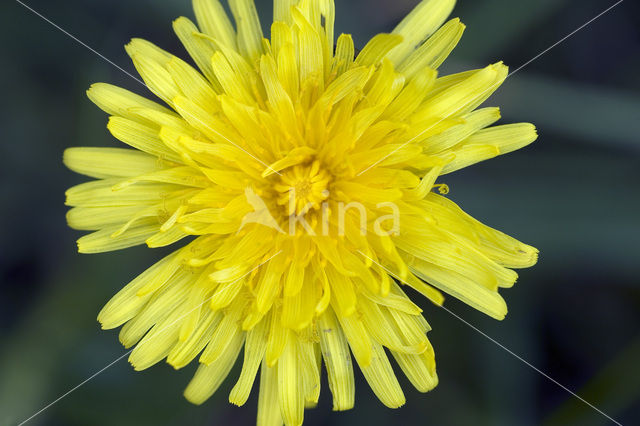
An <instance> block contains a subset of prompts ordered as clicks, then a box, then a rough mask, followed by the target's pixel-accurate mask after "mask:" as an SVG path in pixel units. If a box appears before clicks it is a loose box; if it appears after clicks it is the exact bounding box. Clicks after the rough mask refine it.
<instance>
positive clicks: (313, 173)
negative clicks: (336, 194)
mask: <svg viewBox="0 0 640 426" xmlns="http://www.w3.org/2000/svg"><path fill="white" fill-rule="evenodd" d="M330 181H331V176H330V175H329V173H328V172H327V171H326V170H324V169H322V167H321V166H320V163H319V162H318V161H314V162H313V163H311V164H304V165H296V166H294V167H292V168H290V169H289V170H286V171H284V172H283V173H282V174H281V177H280V182H279V183H278V184H276V185H275V189H276V191H278V193H279V194H278V204H280V205H282V206H285V208H286V209H287V214H288V215H292V214H294V213H295V214H297V215H300V214H304V213H306V212H308V211H309V210H311V209H319V208H320V204H321V203H322V202H323V201H324V200H326V199H327V198H328V197H329V190H328V186H329V182H330Z"/></svg>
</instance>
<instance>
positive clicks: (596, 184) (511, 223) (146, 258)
mask: <svg viewBox="0 0 640 426" xmlns="http://www.w3.org/2000/svg"><path fill="white" fill-rule="evenodd" d="M25 2H26V3H27V4H29V5H30V6H32V7H33V8H35V9H36V10H38V11H39V12H41V13H42V14H43V15H45V16H46V17H48V18H49V19H51V20H52V21H53V22H55V23H57V24H58V25H60V26H61V27H63V28H64V29H66V30H68V31H69V32H71V33H72V34H74V35H75V36H77V37H78V38H79V39H81V40H83V41H84V42H86V43H87V44H89V45H90V46H92V47H94V48H95V49H96V50H98V51H99V52H100V53H101V54H103V55H104V56H106V57H107V58H109V59H111V60H112V61H114V62H115V63H116V64H118V65H120V66H122V67H123V68H124V69H126V70H127V71H129V72H134V69H133V66H132V65H131V63H130V61H129V60H128V58H127V56H126V54H125V52H124V49H123V45H124V44H125V43H127V42H128V41H129V39H130V38H132V37H143V38H146V39H149V40H151V41H153V42H155V43H157V44H158V45H160V46H162V47H163V48H165V49H167V50H169V51H171V52H175V53H176V54H178V55H180V56H182V57H185V56H186V54H185V52H184V49H183V48H182V47H181V46H180V45H179V42H178V40H177V38H176V37H175V36H174V34H173V33H172V30H171V21H172V20H173V19H175V18H176V17H178V16H180V15H186V16H188V17H192V16H193V14H192V11H191V5H190V1H188V0H171V1H151V0H136V1H108V2H107V1H97V0H92V1H87V0H85V1H80V0H69V1H64V2H62V1H56V2H51V1H45V0H26V1H25ZM336 3H337V30H338V31H339V32H349V33H352V34H354V37H355V40H356V43H357V44H358V45H359V46H360V47H362V45H363V44H364V43H365V42H366V40H367V39H368V38H370V37H371V36H372V35H374V34H375V33H378V32H383V31H389V30H390V29H392V28H393V26H394V25H395V24H396V23H397V22H398V21H399V20H400V19H401V17H403V16H404V15H405V13H406V12H408V11H409V10H410V9H411V8H412V7H413V6H414V5H415V4H416V3H417V0H392V1H391V0H348V1H347V0H342V1H340V0H338V1H337V2H336ZM613 3H614V2H613V1H611V0H608V1H605V0H526V1H525V0H520V1H517V2H514V1H509V0H466V1H465V0H460V1H459V2H458V6H457V7H456V9H455V11H454V14H453V16H459V17H460V18H461V19H462V21H463V22H464V23H466V24H467V30H466V33H465V36H464V37H463V39H462V42H461V43H460V45H459V47H458V49H457V50H456V51H455V52H454V54H453V55H452V57H451V59H450V60H449V61H448V62H447V63H446V64H445V66H443V68H442V72H441V73H442V74H446V73H450V72H457V71H460V70H463V69H468V68H475V67H481V66H484V65H486V64H488V63H490V62H495V61H497V60H504V61H505V62H506V63H507V64H508V65H510V66H511V67H512V69H515V68H517V67H518V66H520V65H521V64H523V63H525V62H527V61H528V60H529V59H531V58H533V57H534V56H535V55H537V54H538V53H539V52H541V51H542V50H544V49H546V48H547V47H549V46H550V45H552V44H553V43H555V42H556V41H558V40H559V39H561V38H562V37H564V36H565V35H567V34H568V33H570V32H571V31H573V30H574V29H576V28H577V27H579V26H580V25H582V24H584V23H585V22H587V21H588V20H589V19H591V18H593V17H594V16H596V15H597V14H598V13H599V12H601V11H602V10H604V9H605V8H606V7H608V6H610V5H611V4H613ZM258 5H259V8H260V9H261V13H262V18H263V23H268V22H270V20H271V15H272V13H271V2H270V1H260V0H259V1H258ZM639 6H640V5H639V4H638V3H637V2H635V3H634V2H632V1H630V0H628V1H625V2H623V3H622V4H620V5H619V6H618V7H616V8H614V9H613V10H612V11H611V12H609V13H607V14H606V15H604V16H603V17H601V18H600V19H598V20H596V21H595V22H593V23H592V24H590V25H589V26H587V27H586V28H585V29H583V30H582V31H580V32H578V33H577V34H576V35H575V36H573V37H571V38H570V39H568V40H567V41H566V42H564V43H562V44H560V45H559V46H557V47H556V48H554V49H553V50H551V51H550V52H549V53H547V54H545V55H544V56H542V57H541V58H539V59H538V60H536V61H534V62H533V63H531V64H530V65H528V66H527V67H526V68H525V69H523V70H522V71H519V72H518V73H517V74H515V75H514V76H513V77H510V78H509V79H508V80H507V81H506V82H505V84H504V85H503V86H502V88H501V89H500V91H499V92H498V93H497V94H496V95H495V96H494V97H492V98H491V99H490V100H489V102H488V104H490V105H499V106H501V107H502V113H503V117H504V118H503V120H502V123H506V122H516V121H531V122H533V123H535V124H536V125H537V126H538V128H539V132H540V138H539V140H538V141H537V142H536V143H535V144H533V145H532V146H530V147H528V148H526V149H524V150H522V151H519V152H516V153H513V154H510V155H508V156H505V157H502V158H498V159H494V160H491V161H489V162H486V163H482V164H480V165H478V166H475V167H473V168H471V169H467V170H464V171H462V172H459V173H456V174H454V175H450V176H448V177H447V183H448V184H449V185H450V187H451V194H450V196H451V197H452V198H453V199H454V200H455V201H456V202H458V203H460V204H461V206H462V207H463V208H464V209H465V210H466V211H468V212H469V213H471V214H473V215H474V216H476V217H477V218H479V219H480V220H482V221H484V222H486V223H488V224H489V225H492V226H494V227H497V228H498V229H501V230H503V231H505V232H507V233H509V234H511V235H514V236H516V237H517V238H520V239H521V240H523V241H525V242H527V243H530V244H532V245H534V246H536V247H538V248H539V249H540V251H541V257H540V262H539V264H538V265H537V266H536V267H535V268H533V269H530V270H524V271H522V272H521V275H520V280H519V282H518V284H517V285H516V286H515V287H514V288H513V289H509V290H506V291H503V294H504V296H505V298H506V299H507V301H508V304H509V309H510V313H509V315H508V316H507V318H506V319H505V320H504V321H502V322H497V321H494V320H491V319H489V318H486V317H484V316H483V315H482V314H480V313H477V312H475V311H473V310H472V309H470V308H468V307H467V306H465V305H463V304H462V303H459V302H457V301H455V300H453V299H452V298H448V300H447V305H446V306H447V307H448V308H450V309H451V310H452V311H454V312H456V313H457V314H459V315H461V316H462V317H463V318H465V319H466V320H468V321H469V322H471V323H472V324H474V325H476V326H477V327H478V328H480V329H481V330H483V331H485V332H486V333H487V334H489V335H490V336H492V337H493V338H495V339H496V340H497V341H499V342H501V343H502V344H503V345H505V346H506V347H508V348H510V349H511V350H513V351H514V352H516V353H518V354H519V355H521V356H522V357H523V358H524V359H526V360H527V361H529V362H531V363H532V364H533V365H535V366H537V367H539V368H540V369H542V370H543V371H545V372H546V373H548V374H549V375H550V376H551V377H553V378H555V379H556V380H558V381H559V382H561V383H562V384H564V385H566V386H567V387H569V388H570V389H573V390H575V391H576V392H578V393H579V394H580V395H581V396H583V397H584V398H585V399H586V400H588V401H589V402H591V403H593V404H594V405H596V406H597V407H599V408H600V409H602V410H603V411H604V412H606V413H608V414H609V415H611V416H613V417H614V418H616V419H617V420H619V421H620V422H622V423H623V424H633V423H635V424H638V420H639V419H640V404H639V400H640V366H639V363H640V321H639V320H640V309H639V307H640V291H639V290H640V280H639V278H638V276H639V269H638V264H639V262H640V258H639V254H640V250H639V244H640V198H639V195H640V155H639V153H640V140H639V137H640V78H639V77H638V76H639V75H640V54H639V53H640V32H639V29H640V25H639V21H640V19H639V18H640V7H639ZM0 24H1V25H0V34H1V35H2V43H0V57H1V58H2V66H1V67H0V73H1V78H0V82H1V83H0V84H2V93H3V102H2V114H0V129H1V132H2V142H0V158H1V159H2V162H3V166H2V167H0V200H2V208H1V209H0V223H2V227H1V230H0V280H1V282H0V291H1V294H0V342H1V343H0V424H2V425H4V424H7V425H14V424H18V423H19V422H20V421H22V420H24V419H26V418H27V417H29V416H30V415H31V414H33V413H34V412H36V411H37V410H39V409H40V408H42V407H44V406H45V405H46V404H48V403H49V402H51V401H53V400H54V399H56V398H57V397H59V396H60V395H62V394H63V393H64V392H66V391H68V390H69V389H71V388H72V387H74V386H75V385H77V384H78V383H80V382H82V381H83V380H85V379H86V378H87V377H89V376H91V375H92V374H93V373H95V372H96V371H98V370H99V369H101V368H102V367H104V366H105V365H107V364H108V363H110V362H111V361H113V360H114V359H116V358H117V357H118V356H120V355H122V354H123V353H124V350H123V348H122V347H121V346H120V344H119V343H118V341H117V331H108V332H105V331H101V330H100V328H99V326H98V323H97V322H96V319H95V318H96V315H97V312H98V311H99V309H100V308H101V307H102V305H103V304H104V303H105V302H106V301H107V300H108V299H109V297H110V296H111V295H112V294H114V293H115V292H116V291H117V290H118V289H119V288H121V286H122V285H124V284H125V283H126V282H128V281H129V280H130V279H131V278H133V277H134V276H135V275H137V274H138V273H140V272H141V271H143V270H144V269H145V268H146V267H147V266H148V265H150V264H151V263H152V262H153V261H154V260H155V259H159V258H160V257H161V256H163V255H164V253H165V252H162V251H160V250H153V251H152V250H148V249H145V248H135V249H128V250H126V251H124V252H117V253H110V254H102V255H94V256H85V255H79V254H77V253H76V246H75V243H74V240H75V239H76V238H78V237H79V235H80V234H79V233H77V232H75V231H72V230H70V229H68V228H67V227H66V223H65V217H64V215H65V212H66V208H65V207H64V205H63V202H64V191H65V189H66V188H67V187H69V186H71V185H74V184H77V183H79V182H81V181H83V178H82V177H80V176H77V175H74V174H73V173H71V172H69V171H68V170H66V169H65V168H64V166H63V165H62V161H61V159H62V152H63V150H64V148H66V147H69V146H82V145H88V146H112V145H115V144H116V143H114V142H115V140H114V139H113V138H112V137H111V136H110V135H109V134H108V132H107V130H106V129H105V124H106V119H107V117H106V115H105V114H103V113H102V112H101V111H99V110H98V109H97V108H96V107H94V106H93V105H92V104H91V103H90V102H89V100H88V99H87V98H86V96H85V90H86V89H87V88H88V86H89V85H90V84H91V83H93V82H98V81H104V82H110V83H114V84H118V85H120V86H123V87H126V88H129V89H131V90H134V91H136V92H138V93H144V94H145V95H147V94H148V93H146V92H144V90H143V88H141V87H140V86H139V85H138V84H137V83H136V82H135V81H133V80H132V79H130V78H129V77H127V76H126V75H125V74H124V73H122V72H121V71H119V70H118V69H116V68H115V67H113V66H112V65H110V64H108V63H107V62H105V61H104V60H102V59H100V58H99V57H98V56H96V55H95V54H93V53H91V52H90V51H88V50H87V49H85V48H84V47H82V46H80V45H79V44H78V43H76V42H75V41H73V40H72V39H70V38H69V37H67V36H66V35H64V34H63V33H61V32H60V31H58V30H56V29H55V28H53V27H52V26H51V25H49V24H48V23H46V22H44V21H43V20H42V19H41V18H39V17H38V16H36V15H34V14H33V13H31V12H30V11H28V10H27V9H25V8H24V7H22V6H21V5H19V4H18V3H16V2H14V1H12V0H6V1H3V2H2V3H1V4H0ZM415 299H416V300H417V301H418V303H419V304H420V305H421V306H422V307H423V308H424V310H425V316H426V318H427V319H428V321H429V322H430V324H431V325H432V327H433V331H432V332H431V333H430V334H429V337H430V338H431V340H432V342H433V344H434V346H435V348H436V356H437V361H438V372H439V377H440V385H439V386H438V387H437V388H436V389H435V390H434V391H432V392H430V393H429V394H427V395H422V394H419V393H418V392H416V391H415V390H414V389H413V388H412V387H411V386H410V385H409V383H408V382H407V381H406V380H402V384H403V385H404V386H403V387H404V389H405V393H406V396H407V405H406V406H405V407H403V408H402V409H399V410H389V409H386V408H384V407H383V406H382V405H381V404H380V403H378V402H377V400H376V399H375V397H374V396H373V394H372V392H371V391H370V390H369V389H368V387H367V386H366V383H365V382H364V380H363V379H362V377H361V376H360V375H359V374H360V373H358V378H357V380H358V382H357V396H356V408H355V409H354V410H351V411H348V412H346V413H333V412H331V401H330V393H329V389H328V386H326V379H325V382H324V383H323V385H324V389H323V392H322V396H321V401H320V404H319V407H318V408H317V409H315V410H310V411H307V413H306V422H305V424H306V425H329V424H331V425H389V424H407V425H466V424H474V425H533V424H548V425H564V424H571V425H574V424H575V425H600V424H611V423H610V422H609V421H608V420H607V419H606V418H605V417H603V416H602V415H600V414H598V413H597V412H596V411H594V410H593V409H592V408H590V407H588V406H587V405H585V404H584V403H582V402H580V401H579V400H578V399H576V398H575V397H573V396H571V395H570V394H569V393H567V392H566V391H565V390H563V389H561V388H560V387H558V386H557V385H555V384H554V383H552V382H550V381H549V380H548V379H546V378H545V377H543V376H541V375H540V374H538V373H537V372H535V371H533V370H532V369H530V368H529V367H528V366H526V365H525V364H523V363H522V362H521V361H519V360H517V359H515V358H514V357H512V356H511V355H509V354H508V353H507V352H505V351H504V350H503V349H501V348H500V347H498V346H497V345H495V344H494V343H492V342H490V341H489V340H487V339H486V338H484V337H483V336H481V335H480V334H478V333H477V332H475V331H473V330H472V329H470V328H469V327H467V326H466V325H465V324H463V323H462V322H460V321H459V320H458V319H456V318H455V317H453V316H451V315H450V314H448V313H447V312H445V311H444V310H441V309H438V308H437V307H435V306H432V305H430V304H429V303H427V302H425V301H423V300H422V298H420V297H415ZM194 368H195V365H191V366H189V367H188V368H185V369H183V370H181V371H178V372H175V371H173V369H172V368H171V367H170V366H168V365H166V364H160V365H157V366H155V367H153V368H151V369H149V370H147V371H145V372H142V373H137V372H134V371H133V369H132V368H131V367H130V366H129V364H128V363H127V362H126V360H124V359H123V360H121V361H120V362H118V363H116V364H114V365H113V366H111V367H110V368H109V369H107V370H106V371H104V372H103V373H102V374H100V375H99V376H97V377H95V378H94V379H92V380H91V381H89V382H88V383H86V384H85V385H83V386H82V387H80V388H79V389H78V390H77V391H75V392H73V393H71V394H70V395H69V396H68V397H66V398H64V399H62V400H61V401H59V402H58V403H56V404H55V405H53V406H52V407H51V408H49V409H47V410H46V411H44V412H43V413H42V414H41V415H39V416H38V417H36V418H35V419H33V420H32V421H31V422H30V423H29V424H33V425H208V424H211V425H214V424H215V425H229V424H233V425H250V424H254V422H255V411H256V403H257V392H256V389H254V392H253V394H252V397H251V399H250V401H249V402H248V403H247V405H246V406H245V407H243V408H237V407H233V406H230V405H229V404H228V403H227V402H226V400H227V394H228V391H229V390H230V388H231V387H232V385H233V383H234V382H235V377H236V376H237V368H236V370H234V373H232V374H231V377H230V379H229V380H227V382H226V383H225V384H224V385H223V386H222V388H221V390H220V391H219V392H218V393H217V394H216V395H215V396H214V397H213V398H212V399H211V400H210V401H208V402H207V403H206V404H204V405H203V406H201V407H195V406H192V405H191V404H189V403H187V402H186V401H185V400H184V399H183V397H182V390H183V388H184V387H185V386H186V384H187V382H188V380H189V378H190V376H191V375H192V373H193V371H194Z"/></svg>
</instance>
